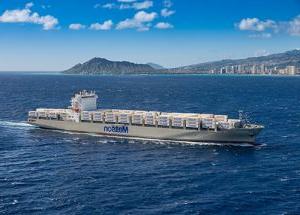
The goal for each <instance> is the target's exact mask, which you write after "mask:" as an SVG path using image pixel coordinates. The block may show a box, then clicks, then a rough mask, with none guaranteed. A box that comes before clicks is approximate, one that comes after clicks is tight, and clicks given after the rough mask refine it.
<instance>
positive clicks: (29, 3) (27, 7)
mask: <svg viewBox="0 0 300 215" xmlns="http://www.w3.org/2000/svg"><path fill="white" fill-rule="evenodd" d="M33 6H34V4H33V2H28V3H27V4H26V5H25V8H26V9H29V8H32V7H33Z"/></svg>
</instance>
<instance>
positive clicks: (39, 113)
mask: <svg viewBox="0 0 300 215" xmlns="http://www.w3.org/2000/svg"><path fill="white" fill-rule="evenodd" d="M38 116H39V117H43V118H45V117H47V113H46V112H44V111H41V112H38Z"/></svg>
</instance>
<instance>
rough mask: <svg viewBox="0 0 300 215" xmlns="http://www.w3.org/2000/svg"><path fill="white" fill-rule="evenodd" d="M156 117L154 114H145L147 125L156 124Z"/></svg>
mask: <svg viewBox="0 0 300 215" xmlns="http://www.w3.org/2000/svg"><path fill="white" fill-rule="evenodd" d="M155 119H156V117H155V116H154V115H146V116H145V125H155Z"/></svg>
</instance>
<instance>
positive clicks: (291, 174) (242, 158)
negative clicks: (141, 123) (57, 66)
mask: <svg viewBox="0 0 300 215" xmlns="http://www.w3.org/2000/svg"><path fill="white" fill-rule="evenodd" d="M82 89H87V90H96V92H97V93H98V95H99V101H98V106H99V107H101V108H122V109H141V110H159V111H167V112H199V113H215V114H229V116H231V117H238V111H239V110H243V111H244V112H245V113H247V115H248V117H249V119H250V120H251V121H252V122H257V123H261V124H263V125H265V129H264V131H263V132H262V133H261V134H260V136H258V138H257V143H258V144H259V145H258V146H255V147H254V146H222V145H218V144H205V143H203V144H194V145H191V144H190V145H186V144H179V143H172V142H165V141H150V140H126V139H115V138H108V137H103V136H96V135H84V134H75V133H70V132H58V131H50V130H43V129H39V128H35V127H33V126H30V125H28V124H27V123H26V118H27V112H28V111H29V110H33V109H35V108H37V107H53V108H59V107H67V106H69V101H70V97H71V96H72V95H73V94H74V93H75V92H77V91H79V90H82ZM0 130H1V132H0V214H43V215H44V214H299V213H300V156H299V155H300V77H275V76H210V75H181V76H180V75H174V76H171V75H162V76H76V75H74V76H71V75H70V76H67V75H59V74H37V73H36V74H34V73H0Z"/></svg>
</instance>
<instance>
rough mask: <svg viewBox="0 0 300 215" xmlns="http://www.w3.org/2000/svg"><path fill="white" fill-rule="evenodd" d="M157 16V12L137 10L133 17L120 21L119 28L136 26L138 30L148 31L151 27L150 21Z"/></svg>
mask: <svg viewBox="0 0 300 215" xmlns="http://www.w3.org/2000/svg"><path fill="white" fill-rule="evenodd" d="M156 17H157V13H155V12H152V13H147V12H145V11H139V12H137V13H136V14H135V15H134V17H133V18H131V19H125V20H123V21H121V22H119V23H118V25H117V29H118V30H122V29H130V28H136V29H137V30H138V31H147V30H149V29H150V25H149V24H150V22H152V21H153V20H154V19H155V18H156Z"/></svg>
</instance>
